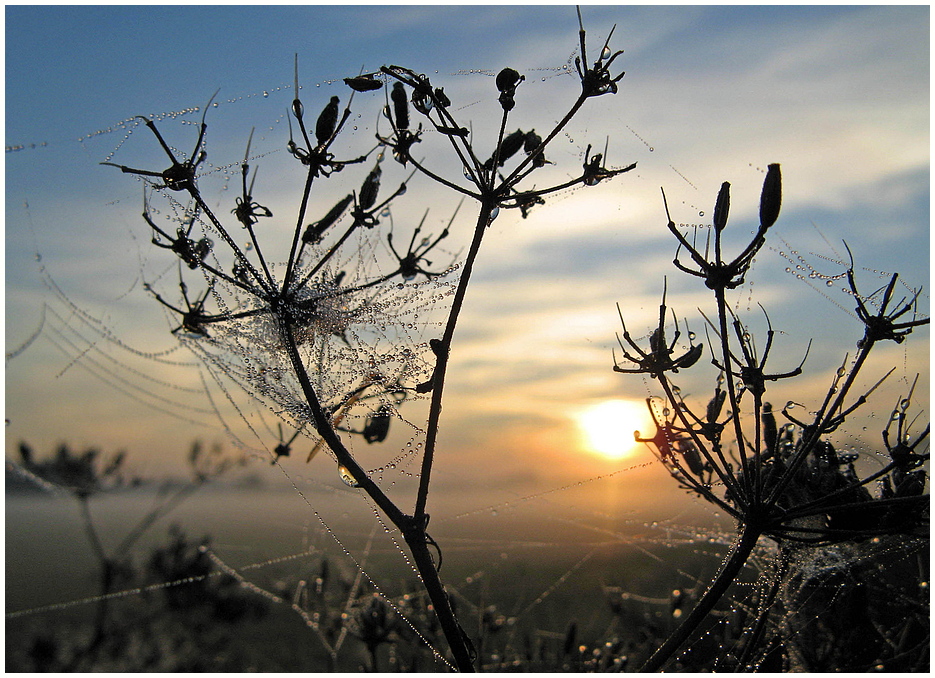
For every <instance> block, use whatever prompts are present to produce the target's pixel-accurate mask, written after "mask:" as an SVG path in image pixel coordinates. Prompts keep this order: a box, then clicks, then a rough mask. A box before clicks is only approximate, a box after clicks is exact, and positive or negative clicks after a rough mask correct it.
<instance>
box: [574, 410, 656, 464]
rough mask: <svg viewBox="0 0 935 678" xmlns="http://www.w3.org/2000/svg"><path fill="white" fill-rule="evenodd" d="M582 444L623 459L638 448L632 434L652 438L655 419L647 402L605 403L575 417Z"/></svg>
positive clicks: (596, 452)
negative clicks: (637, 433)
mask: <svg viewBox="0 0 935 678" xmlns="http://www.w3.org/2000/svg"><path fill="white" fill-rule="evenodd" d="M575 421H576V422H577V424H578V431H579V433H580V435H581V442H582V446H583V447H584V449H586V450H587V451H588V452H592V453H594V454H597V455H600V456H602V457H606V458H608V459H622V458H624V457H628V456H630V455H632V454H633V453H634V452H636V450H637V449H638V445H640V444H642V443H637V442H636V441H634V439H633V432H634V431H640V432H641V433H642V435H643V436H647V435H649V436H651V435H652V426H653V422H652V418H651V417H650V415H649V410H647V408H646V404H645V403H640V402H637V401H634V400H605V401H602V402H599V403H597V404H595V405H591V406H590V407H587V408H585V409H583V410H581V411H580V412H579V413H577V414H576V415H575Z"/></svg>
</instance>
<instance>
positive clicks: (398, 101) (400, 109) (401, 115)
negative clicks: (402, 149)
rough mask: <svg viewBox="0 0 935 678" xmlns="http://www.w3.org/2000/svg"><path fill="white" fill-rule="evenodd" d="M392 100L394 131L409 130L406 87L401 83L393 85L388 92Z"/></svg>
mask: <svg viewBox="0 0 935 678" xmlns="http://www.w3.org/2000/svg"><path fill="white" fill-rule="evenodd" d="M390 98H391V99H392V100H393V110H394V111H395V112H396V129H398V130H400V129H409V101H408V99H407V98H406V87H405V86H404V85H403V83H401V82H397V83H395V84H394V85H393V91H392V92H390Z"/></svg>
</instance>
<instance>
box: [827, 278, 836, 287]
mask: <svg viewBox="0 0 935 678" xmlns="http://www.w3.org/2000/svg"><path fill="white" fill-rule="evenodd" d="M825 285H827V286H828V287H834V281H833V280H826V281H825Z"/></svg>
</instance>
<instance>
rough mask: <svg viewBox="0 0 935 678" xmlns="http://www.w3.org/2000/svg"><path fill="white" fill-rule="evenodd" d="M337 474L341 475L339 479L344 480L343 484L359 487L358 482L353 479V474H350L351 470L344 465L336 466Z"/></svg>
mask: <svg viewBox="0 0 935 678" xmlns="http://www.w3.org/2000/svg"><path fill="white" fill-rule="evenodd" d="M338 474H339V475H340V476H341V480H342V481H344V484H345V485H347V486H348V487H360V484H359V483H358V482H357V481H356V480H354V476H352V475H351V472H350V471H348V470H347V468H345V467H344V466H339V467H338Z"/></svg>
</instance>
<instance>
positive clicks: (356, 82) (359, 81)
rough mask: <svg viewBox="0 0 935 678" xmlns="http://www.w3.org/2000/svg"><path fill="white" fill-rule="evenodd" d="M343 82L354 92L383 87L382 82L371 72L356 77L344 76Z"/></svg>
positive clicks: (370, 90)
mask: <svg viewBox="0 0 935 678" xmlns="http://www.w3.org/2000/svg"><path fill="white" fill-rule="evenodd" d="M344 84H345V85H347V86H348V87H350V88H351V89H352V90H354V91H355V92H372V91H374V90H377V89H380V88H381V87H383V82H381V81H380V80H377V79H376V78H374V77H373V73H368V74H367V75H361V76H358V77H356V78H344Z"/></svg>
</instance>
